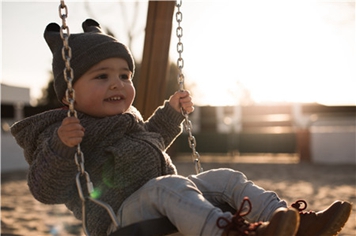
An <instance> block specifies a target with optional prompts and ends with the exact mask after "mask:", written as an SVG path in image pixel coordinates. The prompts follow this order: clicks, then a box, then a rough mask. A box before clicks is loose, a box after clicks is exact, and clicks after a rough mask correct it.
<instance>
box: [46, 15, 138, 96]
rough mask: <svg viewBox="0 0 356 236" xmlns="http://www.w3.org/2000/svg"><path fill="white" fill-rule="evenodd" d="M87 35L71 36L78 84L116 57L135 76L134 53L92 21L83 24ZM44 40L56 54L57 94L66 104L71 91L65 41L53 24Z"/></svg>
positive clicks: (71, 62) (70, 40)
mask: <svg viewBox="0 0 356 236" xmlns="http://www.w3.org/2000/svg"><path fill="white" fill-rule="evenodd" d="M82 27H83V30H84V33H79V34H70V36H69V40H68V44H69V47H70V48H71V50H72V58H71V60H70V65H71V67H72V69H73V72H74V78H73V82H72V84H73V85H74V83H75V82H76V81H77V80H78V79H79V78H80V77H81V76H82V75H83V74H84V73H85V72H86V71H88V70H89V69H90V68H91V67H92V66H94V65H95V64H97V63H99V62H101V61H103V60H105V59H108V58H113V57H118V58H122V59H124V60H126V62H127V64H128V66H129V69H130V71H131V72H132V74H134V72H135V62H134V60H133V57H132V54H131V52H130V50H129V49H128V48H127V47H126V46H125V45H124V44H122V43H120V42H118V41H117V39H115V38H114V37H111V36H109V35H106V34H104V33H103V32H102V30H101V28H100V25H99V24H98V23H97V22H96V21H95V20H92V19H87V20H86V21H84V22H83V24H82ZM44 38H45V40H46V42H47V44H48V46H49V48H50V49H51V52H52V54H53V61H52V69H53V75H54V90H55V92H56V95H57V98H58V100H59V101H61V102H62V99H63V98H64V96H65V91H66V89H67V83H66V82H65V80H64V75H63V72H64V68H65V63H64V61H63V58H62V48H63V41H62V39H61V36H60V26H59V25H58V24H56V23H50V24H49V25H48V26H47V27H46V29H45V32H44Z"/></svg>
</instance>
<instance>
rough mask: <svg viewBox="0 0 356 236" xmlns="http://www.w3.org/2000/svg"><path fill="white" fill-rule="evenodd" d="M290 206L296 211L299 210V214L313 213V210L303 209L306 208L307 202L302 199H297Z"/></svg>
mask: <svg viewBox="0 0 356 236" xmlns="http://www.w3.org/2000/svg"><path fill="white" fill-rule="evenodd" d="M291 206H292V207H293V208H294V209H296V210H297V211H299V214H303V215H306V214H315V211H304V210H305V209H307V206H308V204H307V202H306V201H304V200H297V201H296V202H294V203H293V204H292V205H291Z"/></svg>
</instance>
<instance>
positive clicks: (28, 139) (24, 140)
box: [11, 102, 183, 235]
mask: <svg viewBox="0 0 356 236" xmlns="http://www.w3.org/2000/svg"><path fill="white" fill-rule="evenodd" d="M66 116H67V110H64V109H58V110H51V111H47V112H44V113H41V114H38V115H35V116H32V117H29V118H26V119H24V120H22V121H20V122H17V123H15V124H14V125H13V126H12V128H11V132H12V134H13V136H14V137H15V138H16V141H17V143H18V144H19V145H20V146H21V147H22V148H23V149H24V155H25V158H26V161H27V162H28V163H29V174H28V185H29V188H30V191H31V193H32V194H33V196H34V197H35V198H36V199H37V200H38V201H40V202H42V203H45V204H65V205H66V206H67V208H68V209H69V210H71V211H72V212H73V213H74V215H75V217H76V218H78V219H81V217H82V216H81V211H82V209H81V207H82V206H81V200H80V198H79V196H78V191H77V188H76V184H75V177H76V175H77V173H78V168H77V166H76V164H75V161H74V154H75V152H76V148H69V147H67V146H65V145H64V144H63V143H62V142H61V141H60V139H59V137H58V135H57V129H58V127H59V126H60V125H61V122H62V120H63V119H64V118H65V117H66ZM78 118H79V119H80V122H81V124H82V126H83V127H84V128H85V136H84V138H83V141H82V143H81V150H82V152H83V153H84V158H85V170H86V171H87V172H88V173H89V174H90V177H91V181H92V182H93V184H94V187H95V190H96V191H97V192H98V193H100V194H99V195H100V196H99V199H100V200H102V201H104V202H106V203H108V204H109V205H110V206H111V207H112V208H113V210H114V212H117V210H118V209H119V207H120V205H121V204H122V202H123V201H124V200H125V199H126V198H127V197H128V196H130V195H131V194H132V193H133V192H134V191H136V190H137V189H138V188H140V187H141V186H142V185H143V184H145V183H146V182H147V181H148V180H150V179H152V178H155V177H158V176H162V175H168V174H177V171H176V168H175V166H174V165H173V164H172V161H171V159H170V157H169V156H168V155H167V154H166V153H165V150H166V149H167V148H168V147H169V146H170V144H171V143H172V142H173V141H174V139H175V138H176V137H177V135H179V134H180V132H181V122H182V121H183V116H182V115H181V114H180V113H179V112H177V111H175V110H174V109H173V108H172V107H171V106H170V105H169V103H168V102H166V103H165V105H164V106H162V107H159V108H158V109H157V110H156V111H155V113H154V114H153V116H151V117H150V118H149V119H148V120H147V121H146V122H144V121H143V120H142V117H141V115H140V114H139V112H138V111H137V110H136V109H135V108H133V107H131V108H130V109H129V111H128V112H126V113H124V114H120V115H116V116H111V117H106V118H94V117H90V116H87V115H84V114H82V113H78ZM82 188H83V192H84V194H86V193H87V190H86V186H85V181H84V180H82ZM86 218H87V225H88V229H89V232H90V233H91V235H106V230H107V228H108V226H109V225H110V224H111V219H110V217H109V216H108V214H107V213H106V211H105V210H104V209H103V208H102V207H100V206H98V205H96V204H94V203H92V202H90V201H88V204H87V216H86Z"/></svg>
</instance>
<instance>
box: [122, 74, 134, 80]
mask: <svg viewBox="0 0 356 236" xmlns="http://www.w3.org/2000/svg"><path fill="white" fill-rule="evenodd" d="M120 79H122V80H129V79H131V77H130V76H129V75H127V74H122V75H120Z"/></svg>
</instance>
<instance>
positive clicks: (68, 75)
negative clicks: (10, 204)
mask: <svg viewBox="0 0 356 236" xmlns="http://www.w3.org/2000/svg"><path fill="white" fill-rule="evenodd" d="M59 17H60V18H61V19H62V26H61V28H60V32H59V34H60V36H61V39H62V41H63V47H62V58H63V61H64V64H65V68H64V70H63V77H64V80H65V81H66V83H67V90H66V92H65V97H66V100H67V102H68V104H69V110H68V114H67V115H68V117H76V118H77V117H78V116H77V111H76V110H75V109H74V103H75V90H74V88H73V79H74V71H73V68H72V67H71V65H70V60H71V58H72V49H71V48H70V46H69V37H70V32H69V27H68V25H67V22H66V19H67V17H68V7H67V5H66V4H65V3H64V1H63V0H61V1H60V5H59ZM74 161H75V164H76V165H77V167H78V173H77V175H76V185H77V189H78V195H79V197H80V199H81V201H82V222H83V230H84V233H85V234H86V235H89V231H88V228H87V225H86V201H87V199H89V200H90V201H92V202H94V203H96V204H98V205H100V206H102V207H103V208H105V210H106V211H107V212H108V214H109V215H110V217H111V219H112V222H113V223H114V224H115V226H116V227H118V226H119V221H118V219H117V218H116V215H115V213H114V211H113V210H112V208H111V207H110V206H109V205H108V204H106V203H104V202H101V201H99V200H98V199H94V198H92V197H91V195H92V194H93V193H94V186H93V183H92V182H91V180H90V175H89V173H88V172H87V171H86V170H85V166H84V154H83V153H82V151H81V149H80V144H78V145H77V152H76V153H75V155H74ZM81 177H85V181H86V186H87V190H88V197H86V195H84V193H83V189H82V185H81V180H80V178H81Z"/></svg>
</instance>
